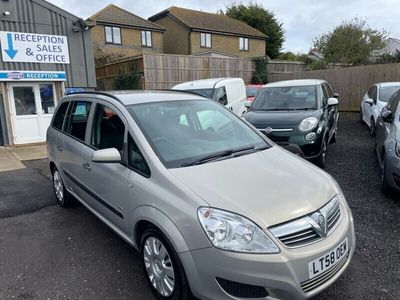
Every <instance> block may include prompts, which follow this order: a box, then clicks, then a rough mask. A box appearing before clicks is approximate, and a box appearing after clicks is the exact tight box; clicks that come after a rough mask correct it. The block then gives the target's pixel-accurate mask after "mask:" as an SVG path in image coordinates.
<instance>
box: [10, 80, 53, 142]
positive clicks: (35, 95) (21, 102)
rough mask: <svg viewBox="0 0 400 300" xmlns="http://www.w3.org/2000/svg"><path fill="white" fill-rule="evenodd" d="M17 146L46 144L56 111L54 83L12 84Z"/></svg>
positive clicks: (12, 104) (11, 96)
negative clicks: (48, 129) (47, 132)
mask: <svg viewBox="0 0 400 300" xmlns="http://www.w3.org/2000/svg"><path fill="white" fill-rule="evenodd" d="M9 87H10V99H11V101H10V102H11V110H12V123H13V135H14V143H15V144H23V143H35V142H44V141H45V140H46V131H47V128H48V127H49V125H50V122H51V118H52V116H53V113H54V110H55V104H56V99H55V97H54V85H53V84H52V83H37V84H36V83H35V84H34V83H15V84H10V85H9Z"/></svg>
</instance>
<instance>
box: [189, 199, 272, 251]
mask: <svg viewBox="0 0 400 300" xmlns="http://www.w3.org/2000/svg"><path fill="white" fill-rule="evenodd" d="M197 215H198V217H199V221H200V224H201V226H202V227H203V229H204V231H205V233H206V235H207V237H208V239H209V240H210V241H211V243H212V244H213V245H214V246H215V247H217V248H220V249H223V250H229V251H235V252H252V253H278V252H279V248H278V247H277V246H276V245H275V244H274V242H273V241H272V240H271V239H270V238H269V237H268V236H267V235H266V233H265V232H264V231H263V230H261V228H259V227H258V226H257V225H256V224H254V223H253V222H252V221H250V220H248V219H246V218H244V217H242V216H239V215H237V214H234V213H230V212H227V211H223V210H219V209H216V208H210V207H200V208H199V209H198V211H197Z"/></svg>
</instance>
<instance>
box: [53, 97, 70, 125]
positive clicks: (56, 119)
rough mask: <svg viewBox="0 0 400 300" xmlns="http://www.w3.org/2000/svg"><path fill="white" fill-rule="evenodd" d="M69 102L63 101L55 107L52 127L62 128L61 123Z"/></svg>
mask: <svg viewBox="0 0 400 300" xmlns="http://www.w3.org/2000/svg"><path fill="white" fill-rule="evenodd" d="M68 104H69V102H63V103H61V105H60V107H59V108H58V109H57V112H56V115H55V116H54V119H53V124H52V125H53V127H54V128H56V129H58V130H62V125H63V122H64V118H65V115H66V114H67V108H68Z"/></svg>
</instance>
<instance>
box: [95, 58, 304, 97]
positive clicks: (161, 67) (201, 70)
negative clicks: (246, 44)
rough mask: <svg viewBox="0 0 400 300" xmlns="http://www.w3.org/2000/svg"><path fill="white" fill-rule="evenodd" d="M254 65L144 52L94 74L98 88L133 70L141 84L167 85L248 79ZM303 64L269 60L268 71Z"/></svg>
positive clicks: (107, 87) (151, 86) (107, 86)
mask: <svg viewBox="0 0 400 300" xmlns="http://www.w3.org/2000/svg"><path fill="white" fill-rule="evenodd" d="M254 68H255V66H254V62H253V61H252V60H250V59H238V58H219V57H207V56H189V55H172V54H150V53H149V54H147V53H144V54H143V55H141V56H138V57H133V58H129V59H126V60H122V61H119V62H116V63H112V64H107V65H104V66H101V67H97V68H96V78H97V87H98V89H100V90H110V89H113V82H114V80H115V78H116V77H117V76H118V75H119V74H124V73H127V72H130V71H132V70H136V71H138V72H139V73H141V74H142V76H143V80H142V88H145V89H169V88H171V87H173V86H174V85H176V84H178V83H181V82H185V81H191V80H198V79H206V78H218V77H240V78H243V80H244V81H245V82H246V83H251V82H252V77H253V73H254ZM304 68H305V65H304V64H303V63H299V62H288V61H270V62H269V63H268V70H267V71H268V72H269V73H273V74H276V73H282V72H299V71H303V70H304Z"/></svg>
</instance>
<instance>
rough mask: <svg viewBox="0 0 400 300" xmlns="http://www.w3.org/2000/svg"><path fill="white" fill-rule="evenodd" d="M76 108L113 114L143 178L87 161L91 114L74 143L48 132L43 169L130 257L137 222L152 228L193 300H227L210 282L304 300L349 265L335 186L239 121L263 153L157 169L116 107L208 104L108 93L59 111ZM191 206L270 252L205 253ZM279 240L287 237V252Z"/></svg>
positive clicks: (348, 224)
mask: <svg viewBox="0 0 400 300" xmlns="http://www.w3.org/2000/svg"><path fill="white" fill-rule="evenodd" d="M79 100H85V101H91V102H92V105H97V104H103V105H107V106H110V107H111V108H112V109H113V110H115V111H117V112H118V115H119V116H120V118H121V119H122V120H123V122H124V125H125V126H126V129H127V131H128V133H129V134H130V135H131V136H132V137H133V139H134V140H135V142H136V143H137V146H138V147H139V149H140V150H141V152H142V153H143V156H144V158H145V160H146V161H147V163H148V165H149V168H150V170H151V175H150V176H142V175H141V174H139V173H137V172H136V171H135V170H133V169H131V168H129V167H128V166H127V165H126V164H125V163H109V164H107V163H100V162H99V163H97V162H93V161H92V160H91V158H92V156H93V153H94V152H95V151H96V150H95V149H93V148H92V147H90V146H87V143H88V142H89V140H90V138H91V136H92V135H91V130H92V125H91V124H90V122H91V121H92V120H93V112H92V111H94V109H91V112H90V114H89V117H88V125H87V128H86V133H85V141H84V142H82V141H78V140H77V139H75V138H73V137H71V136H69V135H68V134H66V133H64V132H62V131H60V130H58V129H56V128H54V127H53V126H50V128H49V130H48V133H47V141H48V155H49V161H50V164H51V165H52V167H53V168H54V167H56V168H57V169H59V170H60V171H61V172H60V173H61V175H62V179H63V181H64V183H65V186H66V188H67V190H68V191H69V192H70V193H71V194H72V195H74V196H75V197H76V198H77V199H78V200H79V201H80V202H81V203H83V204H84V205H85V206H86V207H87V208H88V209H89V210H90V211H91V212H92V213H94V214H95V215H96V216H97V217H98V218H99V219H101V220H102V221H103V222H104V223H105V224H107V225H108V226H109V227H110V228H111V229H113V230H114V231H115V232H116V233H117V234H119V235H120V236H121V237H122V238H123V239H124V240H126V241H127V242H128V243H129V244H131V245H132V246H133V247H134V248H136V249H138V250H139V248H140V245H139V243H140V236H138V235H139V234H140V230H139V229H140V226H141V225H142V224H143V223H144V222H148V223H151V224H153V225H154V226H156V227H157V228H159V230H161V231H162V232H163V233H164V235H165V236H166V237H167V238H168V239H169V241H170V242H171V244H172V246H173V247H174V249H175V251H176V252H177V253H178V255H179V258H180V260H181V262H182V265H183V267H184V270H185V273H186V275H187V278H188V282H189V284H190V288H191V290H192V293H193V294H194V295H195V296H196V297H199V298H201V299H237V297H235V296H232V295H231V294H229V293H228V292H227V291H226V290H224V288H222V287H221V284H220V282H219V281H218V280H217V278H222V279H224V280H228V281H229V282H238V283H241V284H247V285H253V286H259V287H262V288H264V289H266V290H267V291H268V294H269V296H267V297H265V298H263V299H304V298H309V297H311V296H314V295H316V294H317V293H319V292H321V291H322V290H324V289H326V288H327V287H328V286H329V285H331V284H332V283H333V282H334V281H336V280H337V279H338V278H339V276H340V275H341V274H342V273H343V272H344V270H345V269H346V268H347V266H348V265H349V263H350V260H351V258H352V256H353V253H354V249H355V233H354V225H353V217H352V214H351V211H350V208H349V206H348V204H347V202H346V200H345V197H344V196H343V193H342V191H341V190H340V188H339V186H338V184H337V183H336V182H335V180H334V179H333V178H332V177H331V176H330V175H328V174H327V173H325V172H324V171H322V170H320V169H319V168H318V167H316V166H314V165H312V164H311V163H308V162H306V161H304V160H302V159H300V158H298V157H296V156H295V155H293V154H291V153H289V152H288V151H286V150H284V149H282V148H280V147H277V146H274V144H273V143H272V142H270V141H269V140H268V139H266V138H265V137H264V136H263V135H262V134H260V133H259V132H258V131H257V130H256V129H255V128H254V127H252V126H251V125H250V124H248V123H247V122H245V121H242V120H241V119H240V118H239V117H235V118H237V119H238V121H239V122H245V123H246V124H247V126H249V127H250V129H251V130H253V131H254V132H256V133H257V135H259V136H260V137H261V138H262V139H264V140H265V141H266V142H267V143H269V144H270V145H272V146H271V147H270V148H268V149H267V150H264V151H259V152H256V153H252V154H247V155H243V156H240V157H235V158H231V159H226V160H220V161H215V162H209V163H205V164H201V165H196V166H188V167H182V168H166V166H165V165H164V164H163V162H162V161H161V160H160V158H159V157H158V155H157V154H156V153H155V151H154V149H153V148H152V146H151V144H150V143H149V141H148V140H147V138H146V136H145V134H144V133H143V132H142V130H141V128H140V126H139V125H138V124H137V123H136V122H135V120H134V119H133V117H132V115H131V114H129V113H128V111H127V109H126V106H127V105H131V104H135V103H147V102H157V101H160V102H161V101H181V100H204V101H209V100H207V99H206V98H202V97H200V96H197V95H192V94H186V93H182V92H136V93H135V92H115V93H112V95H109V96H108V95H106V94H96V93H93V94H77V95H70V96H66V97H64V98H63V100H62V101H61V104H62V103H63V102H69V101H79ZM210 103H212V102H210ZM61 104H60V105H61ZM60 105H59V106H60ZM226 111H227V113H229V114H232V113H231V112H228V110H226ZM85 142H86V143H85ZM98 157H99V158H100V159H102V157H104V155H103V154H102V155H98ZM332 199H333V200H332ZM337 199H339V200H337ZM332 203H333V204H334V206H335V207H333V206H332V205H331V204H332ZM199 207H214V208H218V209H223V210H225V211H229V212H233V213H235V214H238V215H241V216H245V217H246V218H248V219H249V220H251V221H252V222H254V223H255V224H256V225H257V226H258V227H259V228H261V229H262V231H263V232H264V233H265V234H266V235H267V236H268V237H269V238H270V239H271V240H272V241H273V243H275V244H276V245H277V246H278V248H279V252H278V253H274V254H254V253H242V252H232V251H226V250H221V249H219V248H217V247H214V246H213V244H212V243H211V242H210V240H209V239H208V237H207V236H206V234H205V232H204V230H203V229H202V227H201V226H200V223H199V219H198V216H197V210H198V208H199ZM321 214H324V217H325V218H326V219H325V218H323V220H322V221H324V222H326V224H325V223H324V224H325V234H320V233H318V232H317V231H316V230H317V229H318V228H319V229H321V228H323V225H317V224H316V222H318V220H315V216H317V217H318V216H319V218H321V216H320V215H321ZM328 219H329V220H328ZM329 222H330V223H332V224H333V225H332V227H330V226H331V225H329V224H330V223H329ZM328 226H329V228H328ZM299 230H307V231H306V232H307V234H310V233H311V232H312V237H308V238H309V239H307V242H304V243H303V242H301V241H300V242H296V241H297V239H298V238H296V236H298V235H299V234H298V233H297V232H298V231H299ZM285 234H291V235H292V237H291V239H292V240H291V242H292V243H293V241H294V244H291V245H292V246H291V245H289V242H290V241H289V242H288V240H287V238H286V239H285V237H284V236H283V235H285ZM301 234H303V233H300V235H301ZM278 237H279V238H278ZM344 241H345V242H346V243H347V246H345V248H346V247H348V248H346V256H345V257H343V259H341V261H340V262H339V263H338V264H337V265H336V266H335V267H333V268H331V269H330V270H328V271H327V272H324V273H322V274H318V276H315V277H313V278H310V277H311V276H310V267H309V264H310V262H311V261H315V260H318V259H319V260H323V257H324V255H326V254H327V253H330V252H332V251H335V249H337V247H339V245H341V244H343V242H344ZM321 257H322V258H321ZM321 264H322V262H321Z"/></svg>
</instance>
